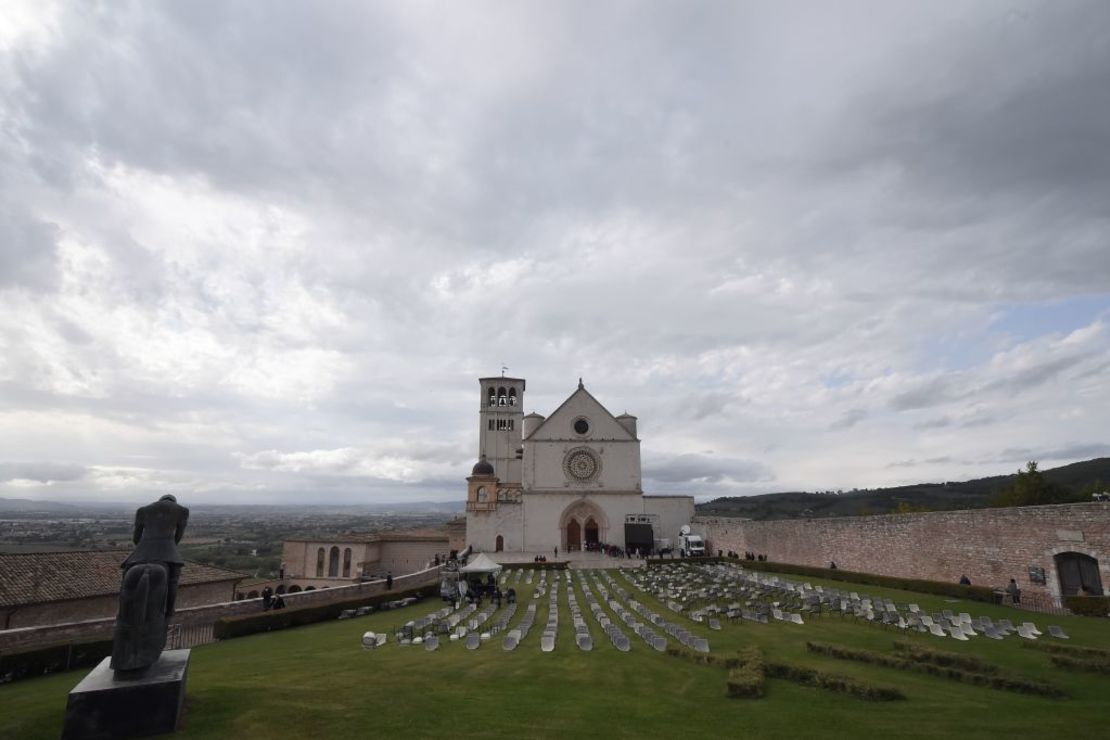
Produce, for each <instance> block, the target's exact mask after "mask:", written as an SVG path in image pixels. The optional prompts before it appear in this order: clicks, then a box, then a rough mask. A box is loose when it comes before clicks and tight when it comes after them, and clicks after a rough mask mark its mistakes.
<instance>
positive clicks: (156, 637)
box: [112, 495, 189, 679]
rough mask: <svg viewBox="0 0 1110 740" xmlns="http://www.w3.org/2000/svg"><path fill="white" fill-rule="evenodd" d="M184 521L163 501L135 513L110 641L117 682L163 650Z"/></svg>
mask: <svg viewBox="0 0 1110 740" xmlns="http://www.w3.org/2000/svg"><path fill="white" fill-rule="evenodd" d="M188 521H189V510H188V509H186V508H185V507H184V506H180V505H179V504H178V503H177V499H176V498H174V497H173V496H169V495H167V496H163V497H162V498H160V499H158V500H157V501H155V502H154V503H153V504H148V505H147V506H143V507H142V508H140V509H139V510H138V511H136V512H135V533H134V537H133V539H134V542H135V544H136V545H138V547H136V548H135V551H134V552H132V553H131V554H130V555H128V556H127V559H126V560H124V561H123V565H122V566H121V567H122V568H123V569H124V572H123V586H122V587H121V588H120V594H119V614H118V616H117V617H116V631H115V635H114V636H113V638H112V669H113V670H114V671H115V672H116V677H117V678H120V679H126V678H127V677H128V676H129V675H134V672H135V671H141V670H143V669H144V668H149V667H150V666H152V665H154V663H155V661H157V660H158V656H159V655H161V654H162V649H163V648H164V647H165V646H166V631H167V629H168V626H169V625H168V620H169V618H170V617H172V616H173V609H174V602H175V601H176V599H177V581H178V578H179V577H180V576H181V566H182V565H183V564H184V563H183V561H182V560H181V556H180V555H179V554H178V552H177V543H179V542H181V536H182V535H183V534H184V533H185V525H186V524H187V523H188Z"/></svg>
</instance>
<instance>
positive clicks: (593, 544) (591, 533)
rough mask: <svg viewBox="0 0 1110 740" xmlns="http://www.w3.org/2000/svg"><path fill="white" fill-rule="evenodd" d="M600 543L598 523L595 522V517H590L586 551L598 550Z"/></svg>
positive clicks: (587, 524) (587, 521)
mask: <svg viewBox="0 0 1110 740" xmlns="http://www.w3.org/2000/svg"><path fill="white" fill-rule="evenodd" d="M598 542H600V540H599V539H598V538H597V522H595V521H594V518H593V517H590V518H589V519H587V520H586V549H587V550H596V549H597V543H598Z"/></svg>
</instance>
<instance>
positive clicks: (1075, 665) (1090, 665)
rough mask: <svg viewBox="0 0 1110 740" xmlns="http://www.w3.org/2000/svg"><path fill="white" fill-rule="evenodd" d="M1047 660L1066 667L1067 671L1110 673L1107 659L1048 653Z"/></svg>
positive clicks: (1060, 666)
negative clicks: (1087, 658)
mask: <svg viewBox="0 0 1110 740" xmlns="http://www.w3.org/2000/svg"><path fill="white" fill-rule="evenodd" d="M1049 660H1051V661H1052V663H1053V665H1055V666H1057V667H1059V668H1066V669H1067V670H1069V671H1087V672H1088V673H1106V674H1108V675H1110V661H1108V660H1084V659H1083V658H1071V657H1068V656H1067V655H1050V656H1049Z"/></svg>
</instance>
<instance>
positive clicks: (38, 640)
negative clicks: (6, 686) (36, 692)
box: [0, 565, 443, 653]
mask: <svg viewBox="0 0 1110 740" xmlns="http://www.w3.org/2000/svg"><path fill="white" fill-rule="evenodd" d="M442 567H443V566H441V565H437V566H433V567H431V568H427V569H425V570H421V571H417V572H416V573H409V574H407V575H403V576H397V577H396V578H394V579H393V590H394V591H404V590H407V589H411V588H419V587H421V586H430V585H434V584H437V583H439V581H440V570H441V569H442ZM387 591H388V589H386V587H385V579H384V578H382V579H379V580H376V581H366V582H364V583H352V584H349V585H346V586H334V587H332V588H323V589H316V590H315V591H300V592H298V593H295V594H282V595H281V596H282V598H283V599H284V600H285V605H286V607H287V608H291V607H298V606H317V605H320V604H330V603H333V602H336V601H347V600H349V599H358V598H360V597H363V596H377V595H379V594H384V593H387ZM261 611H262V599H261V598H257V599H243V600H241V601H228V602H224V603H220V604H204V605H202V606H191V607H185V608H183V609H178V610H177V612H176V613H175V614H174V617H173V621H172V623H173V624H176V625H181V626H182V627H198V626H202V625H210V624H213V623H215V622H216V620H218V619H221V618H222V617H231V616H236V615H239V614H255V613H257V612H261ZM115 623H116V620H115V617H108V618H103V619H90V620H87V621H83V622H66V623H63V624H47V625H41V626H38V627H19V628H16V629H10V630H0V652H4V653H13V652H22V651H24V650H29V649H31V648H36V647H43V646H46V645H60V644H66V643H80V642H93V641H95V640H107V639H111V637H112V630H113V628H114V627H115Z"/></svg>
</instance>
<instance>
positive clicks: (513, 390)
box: [509, 388, 516, 406]
mask: <svg viewBox="0 0 1110 740" xmlns="http://www.w3.org/2000/svg"><path fill="white" fill-rule="evenodd" d="M509 405H510V406H516V388H510V389H509Z"/></svg>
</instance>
